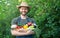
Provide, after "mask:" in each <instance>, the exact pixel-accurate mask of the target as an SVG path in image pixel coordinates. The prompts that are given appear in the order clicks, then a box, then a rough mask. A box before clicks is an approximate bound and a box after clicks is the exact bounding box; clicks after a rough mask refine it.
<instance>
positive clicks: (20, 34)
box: [11, 30, 34, 36]
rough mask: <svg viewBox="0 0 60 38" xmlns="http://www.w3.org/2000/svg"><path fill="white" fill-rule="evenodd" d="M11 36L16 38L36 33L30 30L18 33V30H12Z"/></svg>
mask: <svg viewBox="0 0 60 38" xmlns="http://www.w3.org/2000/svg"><path fill="white" fill-rule="evenodd" d="M11 34H12V35H14V36H23V35H31V34H34V31H31V30H29V31H27V32H18V31H16V30H11Z"/></svg>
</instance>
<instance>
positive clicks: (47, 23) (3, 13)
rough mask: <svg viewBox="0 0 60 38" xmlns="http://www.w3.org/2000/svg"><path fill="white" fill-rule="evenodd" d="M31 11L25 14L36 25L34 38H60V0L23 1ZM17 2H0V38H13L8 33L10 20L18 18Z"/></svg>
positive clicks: (6, 0) (18, 2) (14, 0)
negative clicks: (32, 19)
mask: <svg viewBox="0 0 60 38" xmlns="http://www.w3.org/2000/svg"><path fill="white" fill-rule="evenodd" d="M23 1H26V2H27V3H28V4H29V5H30V6H31V9H30V11H29V13H28V14H27V15H28V16H29V17H31V18H34V19H35V20H36V23H37V28H36V29H35V30H34V31H35V33H36V34H35V38H59V37H60V33H59V32H60V0H23ZM20 2H21V1H19V0H0V38H14V36H11V33H10V26H11V24H10V23H11V20H12V19H13V18H15V17H17V16H19V14H20V13H19V10H18V9H17V7H16V6H17V5H18V4H20Z"/></svg>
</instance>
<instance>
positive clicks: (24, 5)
mask: <svg viewBox="0 0 60 38" xmlns="http://www.w3.org/2000/svg"><path fill="white" fill-rule="evenodd" d="M17 7H18V8H20V7H28V8H30V6H29V5H28V4H27V3H26V2H22V3H21V4H20V5H18V6H17Z"/></svg>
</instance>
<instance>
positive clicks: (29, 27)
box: [11, 22, 36, 31]
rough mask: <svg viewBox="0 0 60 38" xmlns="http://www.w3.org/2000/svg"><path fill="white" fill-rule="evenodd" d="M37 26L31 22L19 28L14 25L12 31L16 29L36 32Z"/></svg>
mask: <svg viewBox="0 0 60 38" xmlns="http://www.w3.org/2000/svg"><path fill="white" fill-rule="evenodd" d="M35 26H36V24H33V23H31V22H28V23H27V24H25V25H23V26H18V25H12V26H11V29H15V30H17V31H18V30H20V31H21V30H23V29H24V30H26V31H27V30H34V27H35Z"/></svg>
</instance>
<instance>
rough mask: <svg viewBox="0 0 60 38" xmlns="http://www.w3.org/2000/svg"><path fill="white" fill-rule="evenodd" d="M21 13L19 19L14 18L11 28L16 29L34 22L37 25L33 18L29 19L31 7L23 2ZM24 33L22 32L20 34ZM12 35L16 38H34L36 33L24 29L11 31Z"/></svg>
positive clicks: (20, 7) (20, 8) (20, 6)
mask: <svg viewBox="0 0 60 38" xmlns="http://www.w3.org/2000/svg"><path fill="white" fill-rule="evenodd" d="M18 8H19V11H20V13H21V14H20V16H19V17H17V18H14V19H13V20H12V22H11V28H16V26H18V25H19V24H20V26H23V25H24V24H26V23H28V22H32V23H33V24H34V26H35V25H36V24H35V21H34V20H33V19H31V18H29V17H28V16H27V15H26V14H27V13H28V11H29V9H30V6H28V4H27V3H26V2H22V3H21V4H20V5H19V6H18ZM19 31H22V32H19ZM11 34H12V35H14V36H16V38H33V35H34V31H32V30H27V32H26V30H25V29H22V30H17V31H16V30H15V29H11Z"/></svg>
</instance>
